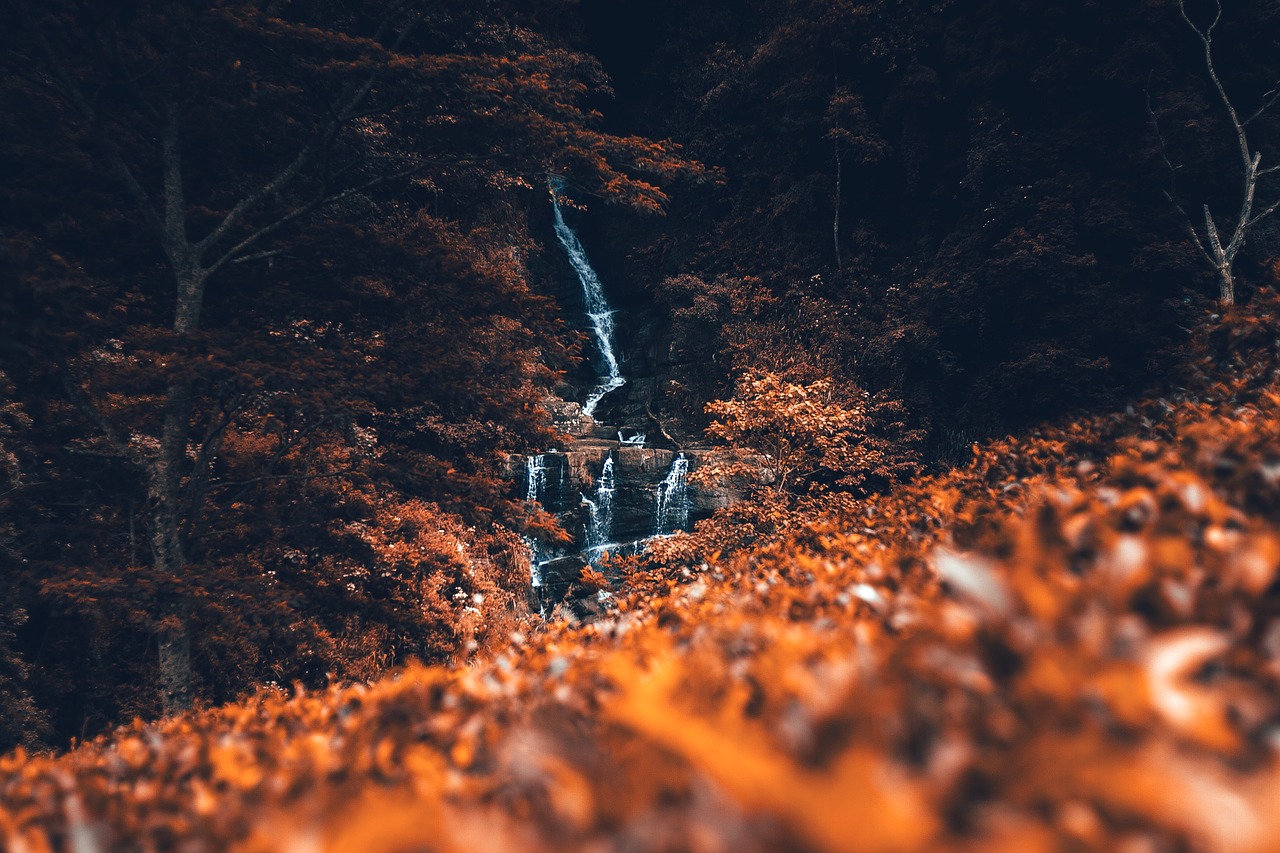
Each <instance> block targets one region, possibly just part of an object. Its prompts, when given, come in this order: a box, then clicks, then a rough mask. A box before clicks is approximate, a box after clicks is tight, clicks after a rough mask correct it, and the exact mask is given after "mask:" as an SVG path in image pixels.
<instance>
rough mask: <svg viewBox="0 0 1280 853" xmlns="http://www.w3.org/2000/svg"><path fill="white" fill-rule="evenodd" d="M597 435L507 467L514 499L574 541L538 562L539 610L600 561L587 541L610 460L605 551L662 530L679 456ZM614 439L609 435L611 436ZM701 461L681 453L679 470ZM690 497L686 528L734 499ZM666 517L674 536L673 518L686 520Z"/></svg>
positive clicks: (510, 460)
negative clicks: (534, 507) (533, 503)
mask: <svg viewBox="0 0 1280 853" xmlns="http://www.w3.org/2000/svg"><path fill="white" fill-rule="evenodd" d="M596 432H597V431H591V432H590V433H589V434H588V435H586V436H583V437H581V438H579V439H576V440H575V441H573V442H572V443H570V444H568V445H567V446H566V447H564V448H563V449H557V450H553V451H547V452H545V453H540V454H536V455H532V456H512V457H509V458H508V460H507V466H506V467H507V472H508V475H509V476H510V477H511V479H512V481H513V493H514V494H513V496H514V497H517V498H522V499H527V498H529V497H531V496H533V497H534V498H535V499H536V500H538V501H539V502H540V503H541V504H542V506H543V508H545V509H546V510H547V511H548V512H551V513H553V514H554V515H556V516H557V517H558V518H559V520H560V523H561V525H562V526H563V527H564V528H565V530H567V531H568V532H569V533H570V534H571V535H572V536H573V544H572V545H569V546H566V547H564V548H562V549H559V550H557V551H552V552H540V553H539V555H538V560H539V563H540V566H539V575H540V581H541V589H540V590H539V592H538V597H539V599H540V600H541V601H542V602H543V603H544V604H546V603H550V604H554V603H555V602H558V601H560V600H561V599H562V598H563V597H564V595H565V593H566V592H567V591H568V588H569V586H570V584H572V582H573V581H574V580H575V579H576V578H577V577H578V575H579V573H580V572H581V570H582V568H583V567H584V566H587V565H590V564H591V562H592V561H593V560H594V559H595V557H597V556H599V551H598V550H597V551H595V552H588V551H587V547H588V541H587V540H588V529H589V525H590V524H591V519H592V514H593V512H598V511H599V509H600V504H601V503H602V498H603V496H602V495H601V494H600V493H599V486H600V478H601V474H602V472H603V469H604V466H605V462H606V460H607V459H612V460H613V465H612V477H611V478H610V480H609V485H611V486H612V492H610V494H609V497H608V503H609V516H610V519H611V523H610V528H611V529H610V530H609V531H608V534H607V537H608V544H612V545H617V546H620V547H623V548H625V547H626V546H628V545H633V544H634V543H637V542H640V541H641V540H644V539H647V538H649V537H651V536H652V535H653V534H654V533H655V532H656V531H657V529H658V527H659V518H658V515H659V495H660V493H661V492H662V488H663V483H664V481H666V480H667V478H668V476H669V475H670V474H671V471H672V466H673V464H674V463H675V462H676V459H677V457H678V455H679V454H677V452H676V451H672V450H666V449H663V448H654V447H642V446H639V445H635V444H624V443H622V442H620V441H618V440H616V438H615V439H614V440H609V439H604V438H599V437H597V436H596ZM598 432H603V430H599V431H598ZM617 432H618V431H617V430H616V429H612V433H613V435H614V436H616V435H617ZM625 435H626V434H625V433H624V436H625ZM701 455H702V454H701V453H700V452H699V451H695V450H690V451H685V452H684V457H685V459H686V462H685V463H683V464H682V466H681V467H682V468H683V467H684V466H685V465H687V467H688V469H690V470H692V469H693V468H695V467H696V466H697V462H698V458H699V457H700V456H701ZM687 497H688V504H687V507H688V512H687V521H685V522H684V524H683V526H685V527H688V526H690V525H692V524H693V522H695V521H697V520H698V519H701V518H706V517H708V516H710V515H711V513H712V512H713V511H714V510H715V509H716V508H718V507H720V506H724V505H726V504H727V502H728V501H729V500H730V499H731V496H728V495H726V494H721V493H719V492H716V491H711V492H705V493H704V492H701V491H699V490H697V489H694V488H689V490H688V492H687ZM664 515H665V517H666V518H665V520H666V522H667V524H666V525H664V526H663V529H664V532H671V530H670V523H671V519H672V518H681V519H683V518H684V514H683V513H677V514H676V515H675V516H672V514H671V512H670V510H668V512H666V513H665V514H664ZM608 550H617V549H616V548H609V549H608Z"/></svg>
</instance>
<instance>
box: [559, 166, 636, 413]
mask: <svg viewBox="0 0 1280 853" xmlns="http://www.w3.org/2000/svg"><path fill="white" fill-rule="evenodd" d="M561 186H562V185H561V184H560V183H559V182H558V181H557V180H556V179H554V178H553V179H552V181H551V205H552V208H553V210H554V212H555V229H556V238H557V239H559V240H560V245H561V246H564V251H565V254H566V255H568V256H569V263H570V264H571V265H572V266H573V271H574V272H576V273H577V274H578V281H579V282H580V283H581V284H582V299H583V302H584V304H585V305H586V308H587V319H588V320H590V321H591V331H592V335H593V336H594V337H595V340H596V346H597V347H598V348H599V350H600V356H601V358H603V359H604V364H605V371H606V372H605V373H604V374H603V375H601V377H600V384H599V385H597V386H596V387H595V388H594V389H592V391H591V393H590V394H588V395H587V401H586V402H585V403H583V404H582V413H583V414H585V415H587V416H588V417H590V416H592V415H594V414H595V411H596V406H598V405H599V404H600V401H601V400H602V399H604V396H605V395H606V394H608V393H609V392H610V391H613V390H615V389H618V388H621V387H622V386H623V385H625V384H626V382H627V380H626V379H624V378H623V377H622V369H621V368H620V366H619V365H618V355H617V353H616V352H615V351H614V348H613V309H612V308H611V307H609V301H608V300H607V299H606V298H605V295H604V286H603V285H601V284H600V277H599V276H597V275H596V271H595V270H594V269H592V267H591V262H590V261H588V260H587V251H586V249H584V248H582V242H581V241H580V240H579V239H578V235H577V234H575V233H574V232H573V229H572V228H570V227H569V225H568V223H566V222H565V221H564V213H563V212H562V211H561V210H560V199H559V196H558V195H557V193H558V192H559V190H560V188H561Z"/></svg>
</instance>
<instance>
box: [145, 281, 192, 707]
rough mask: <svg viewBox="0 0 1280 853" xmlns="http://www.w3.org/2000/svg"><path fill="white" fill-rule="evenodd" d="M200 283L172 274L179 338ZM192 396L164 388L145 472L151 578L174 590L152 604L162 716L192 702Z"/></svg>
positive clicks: (186, 386)
mask: <svg viewBox="0 0 1280 853" xmlns="http://www.w3.org/2000/svg"><path fill="white" fill-rule="evenodd" d="M204 278H205V277H204V274H203V273H202V272H201V271H199V270H193V269H191V268H190V267H187V268H185V269H183V268H179V269H178V270H177V275H176V279H177V280H176V284H177V297H178V298H177V305H176V307H175V312H174V324H173V328H174V331H175V332H177V333H178V334H180V335H187V334H190V333H191V332H193V331H195V329H196V328H197V326H198V324H199V321H200V304H201V302H202V301H203V298H204ZM192 391H193V389H192V387H191V384H190V382H188V381H187V380H185V379H174V380H172V381H171V382H170V385H169V390H168V392H167V393H166V395H165V408H164V422H163V424H162V426H161V429H160V445H159V447H158V449H157V451H156V455H155V458H154V459H153V460H152V461H151V464H150V465H149V470H148V471H147V480H148V484H147V498H148V501H149V504H150V507H149V509H150V516H151V519H150V520H151V552H152V558H153V560H154V564H155V569H156V571H157V573H158V574H160V575H161V576H162V577H168V578H172V579H173V585H174V587H176V589H174V590H173V591H171V592H168V593H166V594H164V595H162V597H161V599H160V601H159V602H158V605H159V616H160V634H159V648H160V699H161V704H162V706H163V710H164V713H165V714H166V715H168V714H174V713H178V712H181V711H184V710H186V709H188V708H190V707H191V701H192V687H191V637H190V633H189V623H190V608H189V607H188V604H187V601H186V596H185V594H184V593H183V592H182V591H181V586H182V579H183V570H184V567H185V562H186V561H185V554H184V546H183V541H182V511H181V506H182V469H183V467H184V466H185V463H186V458H187V432H188V428H189V425H190V420H191V401H192Z"/></svg>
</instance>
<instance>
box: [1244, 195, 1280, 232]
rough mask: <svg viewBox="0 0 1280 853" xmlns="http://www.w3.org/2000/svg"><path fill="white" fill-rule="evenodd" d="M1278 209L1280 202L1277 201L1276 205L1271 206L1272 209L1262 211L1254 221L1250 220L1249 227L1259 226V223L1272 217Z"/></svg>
mask: <svg viewBox="0 0 1280 853" xmlns="http://www.w3.org/2000/svg"><path fill="white" fill-rule="evenodd" d="M1277 208H1280V200H1277V201H1276V203H1275V204H1273V205H1271V206H1270V207H1268V208H1267V209H1266V210H1264V211H1262V212H1261V213H1259V214H1258V215H1257V216H1255V217H1253V218H1252V219H1250V220H1249V225H1250V226H1252V225H1255V224H1257V223H1258V222H1261V221H1262V220H1264V219H1266V218H1267V217H1268V216H1270V215H1271V214H1273V213H1275V212H1276V210H1277Z"/></svg>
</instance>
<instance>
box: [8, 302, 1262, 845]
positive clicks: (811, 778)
mask: <svg viewBox="0 0 1280 853" xmlns="http://www.w3.org/2000/svg"><path fill="white" fill-rule="evenodd" d="M1278 309H1280V300H1276V299H1266V298H1259V299H1258V300H1256V301H1255V304H1254V305H1253V306H1252V307H1250V308H1246V309H1242V310H1239V311H1237V312H1235V313H1233V314H1230V315H1228V316H1227V317H1226V318H1225V319H1224V320H1223V321H1222V322H1221V323H1219V324H1218V325H1217V326H1215V327H1213V328H1212V329H1209V330H1207V331H1206V333H1205V334H1204V335H1202V340H1201V346H1200V349H1199V354H1198V356H1197V357H1198V359H1199V360H1198V361H1197V362H1196V363H1195V365H1194V369H1193V370H1192V376H1191V378H1190V379H1189V380H1188V382H1187V383H1186V388H1185V389H1184V390H1183V391H1182V392H1181V393H1179V394H1177V395H1170V396H1168V397H1166V398H1163V399H1155V400H1150V401H1147V402H1145V403H1143V404H1141V405H1135V406H1133V407H1131V408H1130V409H1128V410H1126V411H1124V412H1119V413H1115V414H1111V415H1105V416H1096V417H1091V418H1088V419H1083V420H1079V421H1077V422H1073V423H1068V424H1066V425H1063V426H1058V427H1052V428H1048V427H1047V428H1043V429H1041V430H1039V431H1037V432H1034V433H1032V434H1029V435H1026V436H1023V437H1020V438H1008V439H1004V440H1000V441H995V442H992V443H989V444H987V445H985V446H980V447H975V450H974V457H973V459H972V461H971V462H970V463H968V464H967V465H962V466H958V467H956V468H955V469H953V470H951V471H949V472H946V473H943V474H940V475H937V476H933V477H929V478H918V479H916V480H915V481H914V482H909V483H906V484H903V485H900V486H898V487H897V488H896V489H895V490H893V491H892V492H890V493H888V494H885V495H881V496H873V497H870V498H867V499H865V500H862V501H852V500H849V501H842V502H839V503H833V505H832V508H831V512H829V513H828V514H827V515H826V516H824V517H815V518H810V519H808V520H807V521H806V522H805V523H804V524H797V525H793V526H792V527H791V528H790V529H789V530H788V531H787V532H786V533H785V534H782V535H779V536H774V537H770V538H769V539H768V540H764V541H765V544H761V545H758V546H755V547H753V548H750V549H745V550H742V551H738V552H736V553H731V554H723V553H722V554H717V553H715V552H714V551H712V550H710V547H709V546H710V544H712V543H713V542H714V538H713V537H712V536H710V535H707V531H705V530H700V531H698V532H695V533H694V534H692V535H690V536H686V537H680V536H677V537H673V538H672V539H669V540H666V543H665V547H664V548H661V549H655V550H654V551H653V552H652V553H651V554H650V556H649V557H648V558H646V561H645V562H644V563H637V564H636V565H634V566H633V567H632V572H631V575H630V578H629V587H628V589H625V590H623V591H622V592H620V593H619V594H618V597H617V599H616V603H617V607H616V608H615V609H613V610H611V611H610V612H609V613H608V614H606V616H605V617H604V618H602V619H599V620H597V621H595V622H593V623H590V624H575V623H574V622H573V621H572V620H571V619H569V618H567V617H566V618H564V619H562V620H560V621H559V622H557V623H555V624H553V625H551V626H549V627H548V629H547V630H546V631H544V632H539V633H536V634H525V633H520V632H516V633H514V634H513V635H512V637H511V642H510V644H509V646H508V647H507V648H506V649H505V650H504V651H502V652H501V653H500V654H498V655H497V656H495V657H492V658H490V659H488V660H486V661H483V662H478V663H474V664H472V665H470V666H467V667H460V668H455V669H452V670H450V669H445V668H427V667H411V668H408V669H406V670H403V671H401V672H400V673H399V674H398V675H396V676H394V677H390V678H386V679H384V680H381V681H378V682H375V683H372V684H370V685H367V686H354V687H345V688H338V687H335V688H332V689H330V690H327V691H320V692H309V693H307V692H304V691H302V690H298V691H297V692H296V694H295V695H292V696H290V695H287V694H286V693H284V692H265V693H262V694H260V695H258V696H257V697H256V698H253V699H251V700H248V701H245V702H242V703H238V704H232V705H227V706H224V707H222V708H218V709H214V710H208V711H205V712H200V713H193V714H189V715H185V716H182V717H178V718H174V719H170V720H168V721H165V722H162V723H158V724H152V725H145V724H143V723H135V724H134V725H132V726H129V727H125V728H122V729H119V730H117V731H116V732H115V733H114V734H112V735H110V736H108V737H103V738H100V739H98V740H95V741H93V742H90V743H88V744H84V745H82V746H80V747H79V748H77V749H74V750H73V751H71V752H70V753H68V754H66V755H61V756H46V755H30V754H27V753H24V752H21V751H20V752H17V753H15V754H12V755H10V756H9V757H7V758H5V759H3V761H2V762H0V803H3V805H0V837H3V838H4V843H5V846H6V848H7V849H10V850H26V851H43V850H49V849H74V850H77V851H98V850H159V849H166V850H167V849H181V850H222V849H233V850H242V851H257V850H282V849H302V848H303V847H305V848H306V849H309V850H326V851H329V850H332V851H338V850H361V851H371V852H372V853H377V852H378V851H387V853H392V851H410V850H424V849H430V850H433V851H450V850H467V851H500V850H531V851H537V850H552V849H556V850H565V849H569V850H592V851H596V850H669V851H676V850H695V851H728V850H734V851H751V850H761V851H763V850H806V851H909V850H921V851H923V850H948V851H950V850H954V851H963V850H978V849H981V850H1010V851H1012V850H1017V851H1041V850H1044V851H1050V850H1064V851H1070V850H1086V849H1107V850H1126V851H1129V850H1132V851H1139V850H1141V851H1163V850H1208V851H1232V853H1234V851H1239V852H1240V853H1244V852H1245V851H1264V850H1274V849H1276V847H1277V846H1278V843H1280V813H1278V812H1277V811H1276V810H1275V808H1274V803H1275V802H1276V801H1277V798H1280V756H1278V755H1277V747H1278V746H1280V739H1278V738H1277V734H1278V733H1280V728H1278V725H1280V683H1278V681H1280V584H1278V583H1277V568H1278V567H1280V512H1277V510H1280V381H1278V380H1280V344H1278V342H1277V341H1278V336H1277V331H1278V330H1280V324H1278V323H1277V316H1280V311H1278ZM697 542H702V543H703V545H702V547H700V548H695V547H692V545H693V543H697Z"/></svg>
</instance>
